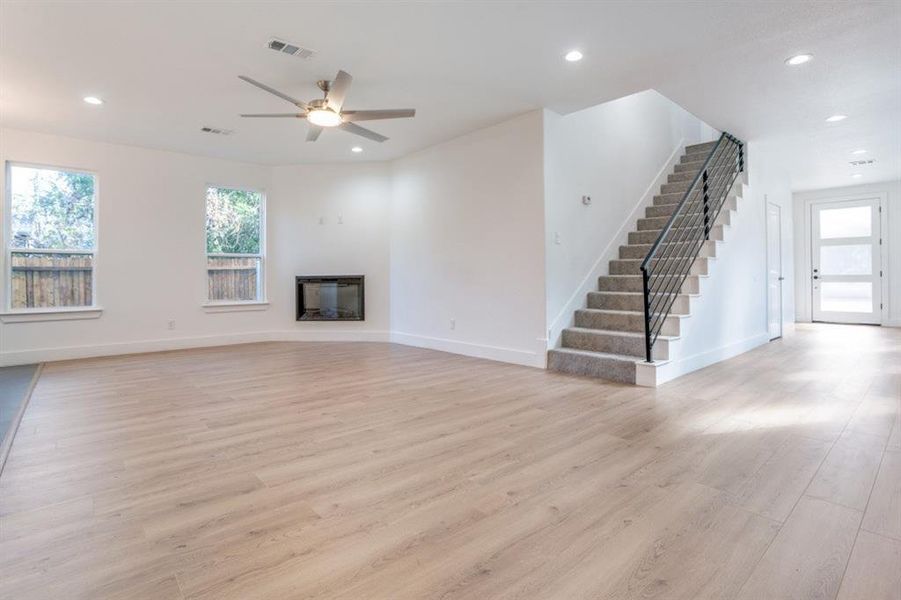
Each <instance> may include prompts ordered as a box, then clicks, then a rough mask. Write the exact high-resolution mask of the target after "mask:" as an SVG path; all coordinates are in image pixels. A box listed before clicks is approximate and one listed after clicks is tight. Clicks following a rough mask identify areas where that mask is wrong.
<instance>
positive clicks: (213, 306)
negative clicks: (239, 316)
mask: <svg viewBox="0 0 901 600" xmlns="http://www.w3.org/2000/svg"><path fill="white" fill-rule="evenodd" d="M268 308H269V302H266V301H262V302H257V301H253V302H207V303H206V304H204V305H203V311H204V312H208V313H227V312H243V311H249V310H267V309H268Z"/></svg>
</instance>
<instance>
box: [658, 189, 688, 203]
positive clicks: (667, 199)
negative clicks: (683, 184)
mask: <svg viewBox="0 0 901 600" xmlns="http://www.w3.org/2000/svg"><path fill="white" fill-rule="evenodd" d="M684 195H685V193H684V192H683V193H681V194H657V195H656V196H654V206H669V205H671V204H672V205H674V204H679V203H680V202H682V197H683V196H684Z"/></svg>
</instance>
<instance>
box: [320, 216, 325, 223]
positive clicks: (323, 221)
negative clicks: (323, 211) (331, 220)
mask: <svg viewBox="0 0 901 600" xmlns="http://www.w3.org/2000/svg"><path fill="white" fill-rule="evenodd" d="M319 224H320V225H325V217H319Z"/></svg>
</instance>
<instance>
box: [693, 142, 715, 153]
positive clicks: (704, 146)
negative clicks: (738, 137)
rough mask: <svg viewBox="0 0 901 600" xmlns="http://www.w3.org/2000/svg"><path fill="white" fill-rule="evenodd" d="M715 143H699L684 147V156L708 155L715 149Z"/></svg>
mask: <svg viewBox="0 0 901 600" xmlns="http://www.w3.org/2000/svg"><path fill="white" fill-rule="evenodd" d="M716 144H717V141H712V142H701V143H699V144H691V145H689V146H685V153H686V154H699V153H703V154H710V151H711V150H713V149H714V148H715V147H716Z"/></svg>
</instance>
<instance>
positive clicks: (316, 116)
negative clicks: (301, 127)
mask: <svg viewBox="0 0 901 600" xmlns="http://www.w3.org/2000/svg"><path fill="white" fill-rule="evenodd" d="M307 120H308V121H309V122H310V123H312V124H313V125H318V126H319V127H337V126H338V125H340V124H341V123H342V122H343V120H342V119H341V115H339V114H338V113H336V112H334V111H332V110H328V109H325V108H317V109H314V110H311V111H310V112H309V113H308V114H307Z"/></svg>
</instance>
